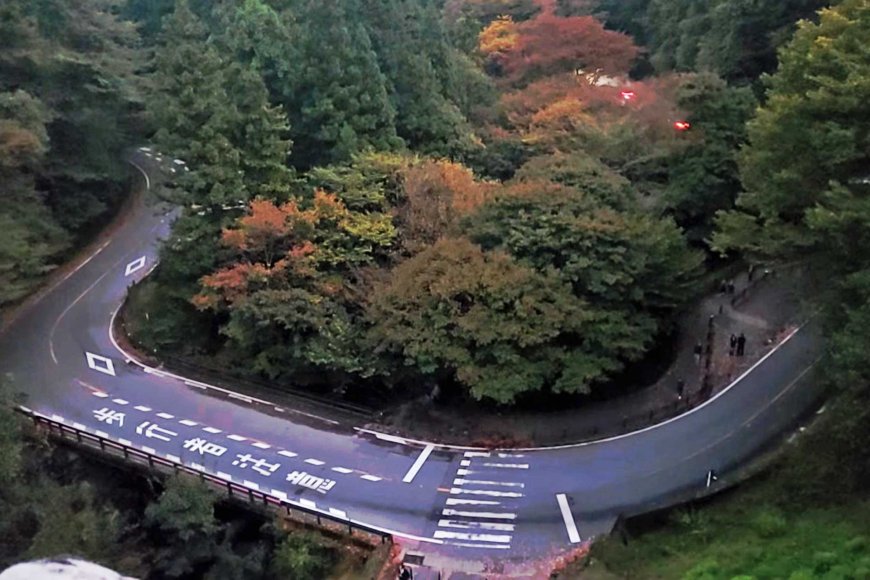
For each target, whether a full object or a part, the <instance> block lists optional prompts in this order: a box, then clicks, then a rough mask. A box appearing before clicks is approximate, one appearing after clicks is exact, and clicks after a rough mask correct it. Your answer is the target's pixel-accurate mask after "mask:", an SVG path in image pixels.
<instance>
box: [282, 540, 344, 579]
mask: <svg viewBox="0 0 870 580" xmlns="http://www.w3.org/2000/svg"><path fill="white" fill-rule="evenodd" d="M332 559H333V557H332V554H331V553H330V552H329V551H328V550H327V549H325V548H324V547H323V545H322V544H320V543H319V542H317V540H316V538H315V537H314V536H312V535H310V534H304V533H294V534H290V535H288V536H287V537H285V538H284V539H283V540H282V541H281V543H280V544H278V546H276V548H275V554H274V555H273V557H272V562H271V573H272V575H273V576H274V577H275V578H294V579H298V580H319V579H320V578H324V577H325V576H326V574H327V572H328V571H329V569H330V567H331V563H332Z"/></svg>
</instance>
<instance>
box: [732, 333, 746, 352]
mask: <svg viewBox="0 0 870 580" xmlns="http://www.w3.org/2000/svg"><path fill="white" fill-rule="evenodd" d="M745 352H746V336H744V334H743V333H742V332H741V333H740V336H735V335H734V334H732V335H731V338H730V339H728V356H743V354H744V353H745Z"/></svg>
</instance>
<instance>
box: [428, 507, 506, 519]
mask: <svg viewBox="0 0 870 580" xmlns="http://www.w3.org/2000/svg"><path fill="white" fill-rule="evenodd" d="M441 515H443V516H447V517H460V518H485V519H489V520H515V519H517V514H511V513H502V512H469V511H464V510H454V509H450V508H444V509H443V510H441Z"/></svg>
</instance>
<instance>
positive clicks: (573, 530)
mask: <svg viewBox="0 0 870 580" xmlns="http://www.w3.org/2000/svg"><path fill="white" fill-rule="evenodd" d="M556 502H558V504H559V509H560V510H561V511H562V519H563V520H564V521H565V529H567V530H568V540H570V542H571V543H572V544H576V543H577V542H579V541H580V534H579V533H578V532H577V524H575V523H574V516H573V515H572V514H571V508H570V507H568V498H567V497H565V494H564V493H557V494H556Z"/></svg>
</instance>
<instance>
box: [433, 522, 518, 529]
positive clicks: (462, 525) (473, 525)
mask: <svg viewBox="0 0 870 580" xmlns="http://www.w3.org/2000/svg"><path fill="white" fill-rule="evenodd" d="M438 527H439V528H455V529H458V530H495V531H497V532H512V531H514V527H515V526H514V524H503V523H500V522H465V521H460V520H438Z"/></svg>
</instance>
